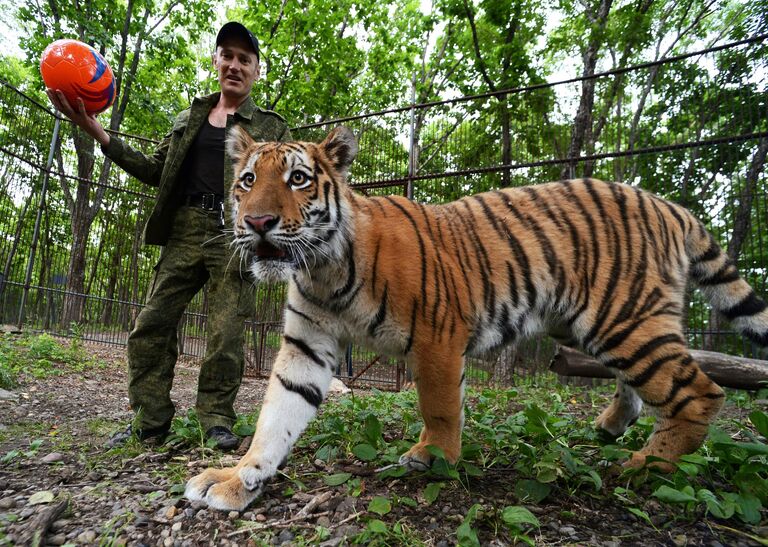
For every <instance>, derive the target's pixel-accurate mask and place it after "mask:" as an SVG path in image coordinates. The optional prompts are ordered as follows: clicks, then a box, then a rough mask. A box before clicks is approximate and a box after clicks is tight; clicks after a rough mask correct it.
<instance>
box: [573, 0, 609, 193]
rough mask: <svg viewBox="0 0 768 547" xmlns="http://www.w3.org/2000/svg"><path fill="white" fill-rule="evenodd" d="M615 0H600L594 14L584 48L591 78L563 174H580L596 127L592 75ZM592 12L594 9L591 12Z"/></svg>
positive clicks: (585, 84)
mask: <svg viewBox="0 0 768 547" xmlns="http://www.w3.org/2000/svg"><path fill="white" fill-rule="evenodd" d="M612 4H613V0H600V5H599V6H598V8H597V14H595V15H594V16H593V17H590V18H591V19H593V21H592V32H591V33H590V37H589V45H588V46H587V50H586V51H585V52H584V71H583V72H582V74H581V75H582V77H584V78H587V79H586V80H582V83H581V99H580V100H579V109H578V110H577V111H576V117H575V119H574V122H573V131H572V132H571V144H570V146H569V147H568V155H567V159H568V160H570V161H569V162H568V163H567V164H565V165H564V166H563V169H562V171H561V172H560V178H564V179H567V178H573V177H575V176H576V165H577V163H578V162H577V158H578V157H579V156H580V155H581V150H582V148H583V147H584V143H585V141H586V140H587V138H588V133H589V132H590V131H591V130H592V109H593V106H594V103H595V79H594V78H591V76H594V74H595V68H596V67H597V60H598V57H599V51H600V46H601V45H602V43H603V34H604V32H605V26H606V24H607V22H608V13H609V12H610V10H611V5H612ZM587 15H588V16H589V15H590V13H589V12H588V13H587Z"/></svg>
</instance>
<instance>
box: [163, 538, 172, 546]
mask: <svg viewBox="0 0 768 547" xmlns="http://www.w3.org/2000/svg"><path fill="white" fill-rule="evenodd" d="M163 545H164V546H165V547H173V538H165V540H163Z"/></svg>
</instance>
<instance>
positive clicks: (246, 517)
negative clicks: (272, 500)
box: [243, 511, 256, 520]
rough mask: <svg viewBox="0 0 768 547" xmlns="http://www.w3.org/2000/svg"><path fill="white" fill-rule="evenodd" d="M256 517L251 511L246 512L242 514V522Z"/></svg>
mask: <svg viewBox="0 0 768 547" xmlns="http://www.w3.org/2000/svg"><path fill="white" fill-rule="evenodd" d="M255 516H256V515H255V514H254V513H253V511H246V512H245V513H243V520H253V517H255Z"/></svg>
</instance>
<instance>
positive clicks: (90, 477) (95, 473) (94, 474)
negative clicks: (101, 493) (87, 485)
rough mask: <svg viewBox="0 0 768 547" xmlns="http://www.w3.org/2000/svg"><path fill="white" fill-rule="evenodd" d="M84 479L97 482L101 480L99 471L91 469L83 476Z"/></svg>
mask: <svg viewBox="0 0 768 547" xmlns="http://www.w3.org/2000/svg"><path fill="white" fill-rule="evenodd" d="M85 478H86V479H88V480H89V481H93V482H99V481H100V480H101V473H99V472H98V471H91V472H90V473H88V474H87V475H86V476H85Z"/></svg>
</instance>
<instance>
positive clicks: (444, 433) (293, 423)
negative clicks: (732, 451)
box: [185, 127, 768, 511]
mask: <svg viewBox="0 0 768 547" xmlns="http://www.w3.org/2000/svg"><path fill="white" fill-rule="evenodd" d="M227 147H228V150H229V153H230V154H231V156H232V157H233V158H234V161H235V162H236V167H235V171H234V172H235V178H234V181H233V184H232V186H231V193H230V199H231V211H232V220H233V225H234V234H233V246H234V247H235V249H237V250H238V251H239V252H241V253H242V256H243V258H244V259H246V260H247V262H248V267H249V269H250V272H251V273H252V274H253V276H254V278H255V279H256V280H258V281H267V282H277V281H287V282H288V289H287V302H286V305H285V312H284V313H285V317H284V332H283V337H282V343H281V347H280V350H279V352H278V355H277V358H276V361H275V363H274V367H273V370H272V373H271V377H270V379H269V383H268V388H267V391H266V394H265V397H264V401H263V405H262V408H261V412H260V414H259V418H258V422H257V426H256V431H255V434H254V436H253V439H252V442H251V445H250V448H249V450H248V452H247V453H246V454H245V455H244V456H243V457H242V459H240V461H239V463H237V465H235V466H234V467H230V468H224V469H213V468H211V469H207V470H205V471H204V472H202V473H200V474H198V475H196V476H194V477H193V478H191V479H190V480H189V481H188V482H187V485H186V489H185V494H186V497H187V498H188V499H190V500H194V501H202V502H205V503H206V504H207V505H208V506H209V507H211V508H215V509H220V510H227V511H231V510H243V509H244V508H245V507H247V506H248V505H249V504H250V503H252V502H253V501H254V500H255V499H256V498H257V497H258V496H259V495H260V494H261V492H262V491H263V488H264V485H265V483H266V482H267V481H268V480H269V479H270V478H271V477H272V476H274V475H275V473H276V472H277V469H278V468H279V467H281V465H284V464H285V462H286V460H287V458H288V455H289V453H290V451H291V448H292V446H293V445H294V443H295V442H296V440H297V438H298V437H299V435H300V434H301V433H302V432H303V430H304V429H305V427H306V426H307V423H308V422H309V421H310V420H311V419H312V418H313V417H314V416H315V414H316V413H317V411H318V408H319V407H320V404H321V403H322V401H323V399H324V398H325V396H326V393H327V391H328V386H329V384H330V382H331V379H332V378H333V374H334V368H335V365H336V363H337V362H338V360H339V359H340V357H341V356H342V355H344V349H345V348H346V347H347V345H348V344H349V343H355V344H360V345H362V346H364V347H367V348H369V349H371V350H373V351H376V352H378V353H381V354H385V355H388V356H392V357H396V358H398V359H403V360H405V362H406V363H407V365H408V366H409V369H410V370H411V371H412V374H413V379H414V382H415V384H416V391H417V396H418V407H419V411H420V413H421V417H422V419H423V428H422V431H421V434H420V437H419V440H418V442H416V443H415V444H414V445H413V446H412V447H411V448H410V449H409V450H408V451H407V452H406V453H405V454H403V455H402V456H401V458H400V464H401V465H403V466H405V467H406V468H407V469H408V470H420V469H421V470H423V469H426V468H427V467H429V466H430V463H431V461H432V455H431V452H430V450H429V448H428V447H430V445H432V446H434V447H438V448H439V449H441V450H442V453H443V454H444V455H445V458H446V459H447V460H448V461H450V462H456V460H457V458H458V457H459V455H460V453H461V431H462V427H463V425H464V410H463V409H464V398H465V389H466V382H467V378H466V374H465V370H464V367H465V361H466V359H467V358H468V357H472V356H478V355H486V354H488V353H489V352H493V351H494V350H498V349H499V348H502V347H504V346H505V345H507V344H512V343H514V342H516V341H518V340H520V339H521V338H524V337H528V336H532V335H534V334H538V333H545V334H549V335H551V336H552V337H553V338H554V339H555V340H556V341H557V342H559V343H561V344H563V345H566V346H571V347H575V348H579V349H581V350H582V351H584V352H586V353H587V354H589V355H591V356H593V357H595V358H596V359H597V360H599V362H601V363H602V364H603V365H604V366H605V367H607V368H608V369H609V370H610V371H612V372H613V374H614V376H615V377H616V383H617V385H616V392H615V394H614V397H613V400H612V402H611V403H610V405H609V406H608V407H607V408H606V409H605V410H604V411H603V412H602V413H601V414H600V415H599V416H598V417H597V419H596V421H595V425H596V427H597V428H598V429H600V430H603V431H605V432H607V433H608V434H610V435H612V436H613V437H617V436H620V435H621V434H622V433H624V432H625V431H626V430H627V428H628V427H629V426H631V425H632V424H633V423H634V422H635V420H636V419H637V418H638V416H639V415H640V412H641V409H642V408H643V405H646V406H647V407H648V408H649V409H650V411H651V412H652V413H653V414H655V416H656V421H655V425H654V428H653V431H652V433H651V435H650V437H649V438H648V440H647V443H646V444H645V445H644V446H643V447H642V448H641V449H639V450H637V451H635V452H631V453H630V456H629V457H628V459H627V460H626V462H624V464H623V465H624V466H626V467H630V468H641V467H643V466H645V465H646V464H648V465H653V466H656V467H657V468H658V469H659V470H661V471H671V470H673V469H674V467H675V462H676V461H677V460H678V459H679V458H680V456H682V455H685V454H689V453H691V452H694V451H695V450H697V449H698V448H699V447H700V446H701V444H702V443H703V441H704V439H705V437H706V434H707V429H708V426H709V424H710V423H712V421H713V419H714V418H715V416H716V415H717V413H718V411H719V410H720V408H721V406H722V405H723V402H724V393H723V390H722V389H721V388H720V387H719V386H718V385H717V384H715V383H714V382H713V381H712V380H710V379H709V377H708V376H707V375H706V374H704V373H703V372H702V371H701V369H700V368H699V366H698V364H697V363H696V362H695V360H694V359H693V358H692V357H691V354H690V352H689V350H688V348H687V346H686V341H685V337H684V335H683V330H682V320H681V319H682V316H683V312H684V292H685V288H686V283H687V281H688V279H689V278H691V279H692V280H693V281H695V282H696V283H697V284H698V286H699V287H700V288H701V290H703V293H704V294H705V295H706V296H707V297H708V299H709V300H710V302H711V303H712V305H713V306H714V308H715V309H716V310H718V311H719V312H720V313H721V314H722V315H723V316H724V317H725V318H727V319H728V320H730V322H731V323H732V325H733V326H734V327H735V328H736V329H738V330H739V331H740V332H741V333H742V334H743V335H744V336H746V338H748V339H749V340H751V341H753V342H754V343H756V344H757V345H759V346H761V347H765V346H768V310H767V309H766V308H767V306H766V303H765V302H764V301H763V300H761V299H760V298H759V297H758V296H757V294H756V293H755V291H754V290H753V289H752V288H751V287H750V286H749V285H748V284H747V283H746V282H745V281H744V280H743V279H742V278H741V277H740V276H739V273H738V271H737V269H736V267H735V265H734V263H733V261H732V260H731V259H729V257H728V256H727V254H726V253H724V252H723V250H722V249H721V247H720V245H718V243H717V242H716V241H715V239H714V237H713V236H712V235H711V234H710V233H709V232H708V231H707V230H706V229H705V227H704V225H703V224H702V223H701V222H700V221H699V220H697V219H696V218H695V217H694V216H693V214H692V213H690V212H689V211H688V210H687V209H685V208H683V207H682V206H680V205H677V204H675V203H672V202H670V201H667V200H665V199H662V198H661V197H658V196H656V195H653V194H651V193H649V192H646V191H644V190H641V189H639V188H636V187H632V186H628V185H624V184H620V183H608V182H602V181H598V180H595V179H591V178H584V179H579V180H560V181H556V182H550V183H545V184H537V185H531V186H525V187H515V188H503V189H499V190H493V191H489V192H486V193H480V194H477V195H473V196H469V197H464V198H462V199H459V200H457V201H454V202H451V203H447V204H436V205H424V204H421V203H418V202H416V201H412V200H409V199H407V198H406V197H404V196H387V197H383V196H371V197H369V196H363V195H361V194H358V193H356V192H354V191H353V190H352V188H351V186H350V185H349V184H348V182H347V179H348V175H349V169H350V165H351V164H352V161H353V160H354V158H355V156H356V155H357V152H358V144H357V141H356V139H355V136H354V134H353V133H352V131H351V130H349V129H348V128H345V127H336V128H335V129H333V130H332V131H331V132H330V133H329V134H328V135H327V136H326V138H325V139H324V140H323V141H322V142H320V143H312V142H283V143H270V142H254V141H253V140H251V138H250V137H249V136H248V134H247V133H245V132H244V131H242V130H240V129H239V128H237V127H235V128H233V130H232V131H231V133H230V134H229V135H228V139H227ZM649 456H653V457H654V458H652V459H651V461H650V462H647V461H646V459H647V458H648V457H649Z"/></svg>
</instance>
